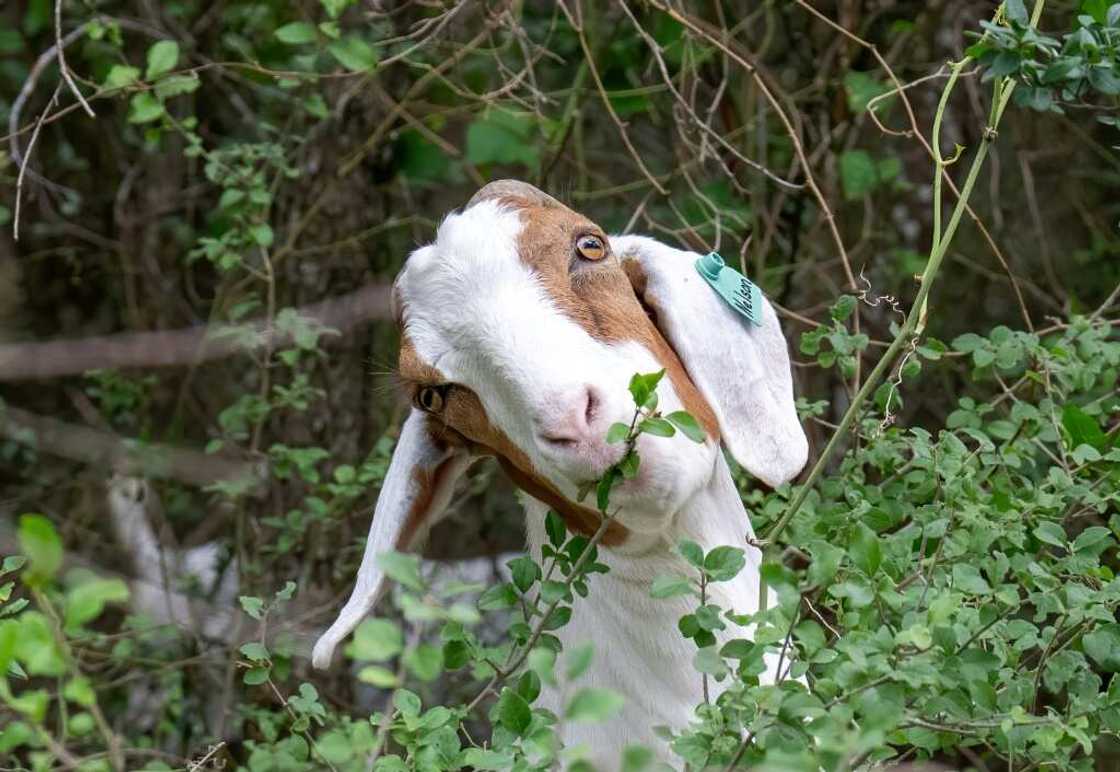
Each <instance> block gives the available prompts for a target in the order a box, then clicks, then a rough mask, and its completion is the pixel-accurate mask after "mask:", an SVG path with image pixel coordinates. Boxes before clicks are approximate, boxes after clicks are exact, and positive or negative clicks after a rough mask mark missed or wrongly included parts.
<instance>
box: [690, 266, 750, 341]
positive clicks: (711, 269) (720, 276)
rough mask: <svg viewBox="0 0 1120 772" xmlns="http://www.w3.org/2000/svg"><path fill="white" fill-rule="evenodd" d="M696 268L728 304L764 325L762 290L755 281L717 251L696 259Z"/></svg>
mask: <svg viewBox="0 0 1120 772" xmlns="http://www.w3.org/2000/svg"><path fill="white" fill-rule="evenodd" d="M696 270H697V271H699V272H700V275H701V276H703V277H704V280H705V281H707V282H708V284H711V285H712V289H714V290H715V291H716V293H717V294H719V296H720V297H721V298H723V299H724V300H725V301H727V304H728V305H729V306H731V307H732V308H734V309H735V310H736V311H738V312H739V313H740V314H742V315H743V316H745V317H747V319H748V320H750V323H751V324H753V325H755V326H756V327H761V326H762V290H760V289H759V288H758V285H756V284H755V283H754V282H752V281H751V280H750V279H748V278H747V277H746V276H744V275H743V274H741V273H739V272H738V271H736V270H735V269H734V268H732V267H731V266H729V265H727V263H725V262H723V258H722V257H720V256H719V255H718V254H717V253H715V252H709V253H708V254H706V255H704V256H703V257H701V258H700V259H698V260H697V261H696Z"/></svg>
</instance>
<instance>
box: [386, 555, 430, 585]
mask: <svg viewBox="0 0 1120 772" xmlns="http://www.w3.org/2000/svg"><path fill="white" fill-rule="evenodd" d="M377 567H378V568H380V569H381V570H382V571H384V572H385V574H386V575H387V576H388V577H389V578H390V579H392V580H393V581H395V582H397V583H398V584H401V585H403V586H405V587H407V588H408V589H410V590H417V591H419V590H423V589H424V582H423V581H422V580H421V579H420V558H419V557H417V556H416V555H406V554H405V553H403V552H395V551H388V552H382V553H381V554H379V555H378V556H377Z"/></svg>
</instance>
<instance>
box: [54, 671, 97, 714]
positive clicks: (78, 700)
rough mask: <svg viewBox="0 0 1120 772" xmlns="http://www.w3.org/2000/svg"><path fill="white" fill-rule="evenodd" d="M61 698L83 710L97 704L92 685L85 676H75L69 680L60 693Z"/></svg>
mask: <svg viewBox="0 0 1120 772" xmlns="http://www.w3.org/2000/svg"><path fill="white" fill-rule="evenodd" d="M62 696H63V697H65V698H66V699H67V700H69V701H70V702H73V703H75V704H76V705H81V706H82V707H85V708H88V707H89V706H90V705H93V703H95V702H97V693H96V692H94V690H93V684H91V683H90V680H89V679H88V678H86V677H85V676H75V677H74V678H72V679H70V681H69V682H68V683H67V684H66V688H65V689H63V691H62Z"/></svg>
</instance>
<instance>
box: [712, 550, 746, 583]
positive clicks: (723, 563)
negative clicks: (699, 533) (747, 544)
mask: <svg viewBox="0 0 1120 772" xmlns="http://www.w3.org/2000/svg"><path fill="white" fill-rule="evenodd" d="M746 564H747V558H746V552H744V551H743V550H741V549H740V548H738V547H727V546H724V547H716V548H715V549H713V550H712V551H711V552H709V553H708V554H707V556H706V557H705V558H704V573H705V574H707V575H708V578H709V579H710V580H712V581H713V582H727V581H730V580H731V579H734V578H735V577H736V576H738V575H739V572H740V571H742V570H743V566H745V565H746Z"/></svg>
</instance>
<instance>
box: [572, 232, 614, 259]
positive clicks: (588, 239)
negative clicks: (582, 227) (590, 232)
mask: <svg viewBox="0 0 1120 772" xmlns="http://www.w3.org/2000/svg"><path fill="white" fill-rule="evenodd" d="M576 251H577V252H579V256H580V257H582V258H583V259H584V260H602V259H603V258H604V257H606V256H607V247H606V245H605V244H604V243H603V240H602V239H601V238H599V237H598V236H580V237H579V238H578V239H576Z"/></svg>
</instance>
